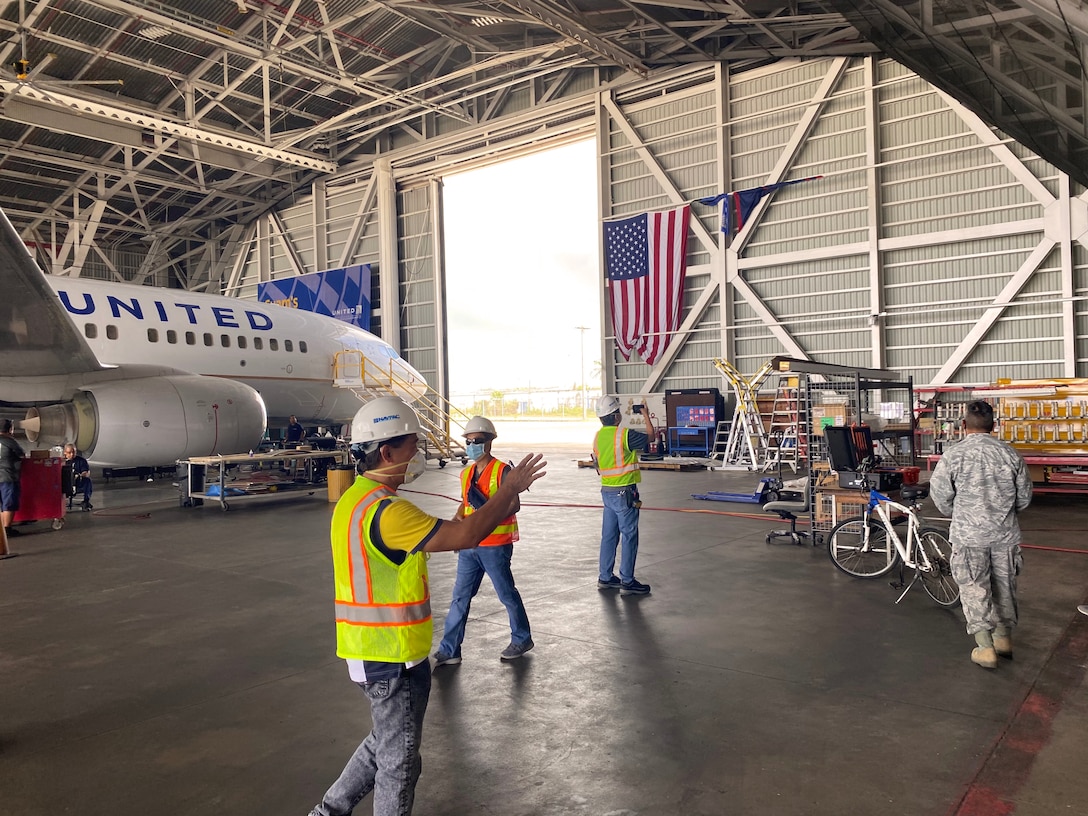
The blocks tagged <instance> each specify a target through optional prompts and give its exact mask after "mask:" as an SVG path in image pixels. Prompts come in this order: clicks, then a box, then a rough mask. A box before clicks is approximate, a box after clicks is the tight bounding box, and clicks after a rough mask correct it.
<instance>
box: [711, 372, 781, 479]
mask: <svg viewBox="0 0 1088 816" xmlns="http://www.w3.org/2000/svg"><path fill="white" fill-rule="evenodd" d="M714 365H715V366H716V367H717V369H718V370H719V371H721V373H722V376H724V377H725V379H726V381H727V382H728V383H729V387H730V388H732V389H733V394H734V395H735V396H736V398H737V405H736V408H735V409H734V411H733V422H732V424H731V426H730V429H729V439H728V441H727V442H726V446H725V450H724V452H723V453H722V468H739V467H746V468H747V469H748V470H759V469H760V467H762V465H763V462H764V461H765V459H766V456H767V431H766V429H765V428H764V427H763V417H762V416H760V413H759V403H758V402H757V400H756V395H757V394H758V393H759V389H760V386H761V385H762V384H763V381H764V380H765V379H766V378H767V375H768V374H770V373H771V363H770V361H768V362H766V363H764V364H763V365H762V366H761V367H760V369H759V370H758V371H757V372H756V373H755V374H753V375H752V376H751V378H746V377H745V376H744V375H743V374H741V373H740V372H739V371H738V370H737V369H736V368H735V367H734V366H733V364H732V363H730V362H729V361H728V360H719V359H715V360H714Z"/></svg>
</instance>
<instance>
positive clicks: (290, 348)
mask: <svg viewBox="0 0 1088 816" xmlns="http://www.w3.org/2000/svg"><path fill="white" fill-rule="evenodd" d="M283 350H284V351H294V350H295V349H294V345H293V344H292V343H291V341H290V340H284V341H283Z"/></svg>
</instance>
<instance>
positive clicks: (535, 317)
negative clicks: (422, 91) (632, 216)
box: [442, 140, 602, 433]
mask: <svg viewBox="0 0 1088 816" xmlns="http://www.w3.org/2000/svg"><path fill="white" fill-rule="evenodd" d="M595 162H596V147H595V143H594V142H593V140H588V141H583V142H577V143H574V144H569V145H565V146H563V147H557V148H552V149H550V150H545V151H541V152H539V153H534V154H531V155H527V156H522V157H520V158H517V159H512V160H510V161H506V162H502V163H500V164H494V165H490V166H487V167H482V168H478V169H474V170H470V171H466V172H464V173H459V174H456V175H449V176H446V177H445V178H443V193H442V195H443V207H442V209H443V221H444V246H445V267H446V311H447V328H448V332H447V333H448V349H447V355H448V360H449V390H450V401H451V402H452V403H453V404H454V405H455V406H456V407H458V408H460V409H461V410H462V411H464V412H466V413H467V414H469V415H470V416H471V415H473V414H483V415H484V416H488V417H491V418H492V419H496V420H504V421H509V420H519V419H525V420H529V419H533V420H582V419H583V415H585V417H586V418H587V419H590V420H592V419H594V416H595V415H594V412H593V402H594V400H595V399H596V397H597V395H599V394H600V387H601V372H600V357H601V352H600V349H601V306H600V298H601V290H602V287H601V285H600V282H599V281H598V277H599V275H600V271H599V260H598V259H599V257H600V249H599V244H600V237H599V231H600V230H599V225H598V216H597V175H596V165H595ZM500 433H501V431H500Z"/></svg>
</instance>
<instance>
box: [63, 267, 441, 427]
mask: <svg viewBox="0 0 1088 816" xmlns="http://www.w3.org/2000/svg"><path fill="white" fill-rule="evenodd" d="M46 277H47V280H48V282H49V285H50V286H51V287H52V288H53V289H54V291H55V292H56V293H57V296H58V298H59V299H60V302H61V305H62V306H63V308H64V310H65V311H66V313H67V314H68V316H69V318H70V319H71V321H72V323H73V325H74V326H75V329H76V331H77V332H78V333H79V334H80V335H82V336H83V338H84V340H85V341H86V343H87V345H88V346H90V348H91V350H92V351H93V352H94V353H95V355H96V356H97V357H98V360H99V361H100V362H101V363H103V364H104V365H110V366H130V365H158V366H167V367H170V368H174V369H178V370H181V371H187V372H191V373H193V374H200V375H204V376H209V377H224V378H228V379H232V380H237V381H239V382H242V383H245V384H246V385H248V386H250V387H251V388H253V389H255V390H256V391H258V392H259V393H260V395H261V397H262V399H263V400H264V403H265V407H266V410H267V412H268V417H269V420H270V422H271V421H280V420H283V419H286V418H287V417H289V416H291V415H292V414H294V415H297V416H298V417H299V418H300V419H302V420H303V421H312V422H315V423H329V424H332V423H340V422H349V421H350V420H351V418H352V417H353V416H354V414H355V412H356V411H357V410H358V408H359V404H360V399H359V397H358V396H357V395H356V394H355V393H353V392H352V391H351V390H349V389H346V388H343V387H338V386H336V385H335V383H334V359H335V358H336V355H337V353H338V352H353V351H354V352H359V353H360V354H361V355H362V357H363V358H365V360H366V363H365V366H366V367H367V374H368V375H371V376H377V377H379V378H383V377H384V379H386V380H389V379H390V375H392V380H393V381H394V382H395V383H397V384H399V385H400V388H398V389H397V390H399V391H407V392H408V393H402V394H401V395H402V396H405V397H407V398H409V399H411V398H414V397H415V396H419V395H420V394H422V393H423V391H424V390H425V389H426V381H425V380H424V378H423V377H422V375H420V374H419V372H417V371H416V370H415V369H414V368H412V367H411V366H410V365H408V364H407V363H406V362H405V361H404V360H403V359H401V358H400V356H399V355H398V354H397V352H396V351H395V350H394V349H393V348H392V347H390V346H389V345H388V344H387V343H385V342H384V341H382V340H381V339H380V338H378V337H376V336H375V335H372V334H370V333H369V332H366V331H363V330H362V329H360V328H358V327H356V326H353V325H351V324H348V323H345V322H343V321H341V320H338V319H336V318H332V317H327V316H324V315H318V314H314V313H312V312H307V311H301V310H298V309H291V308H287V307H284V306H280V305H277V304H272V303H257V302H253V301H246V300H240V299H236V298H227V297H222V296H219V295H208V294H203V293H196V292H187V291H183V290H174V289H161V288H152V287H148V286H134V285H131V284H119V283H111V282H106V281H96V280H87V279H80V278H65V277H55V276H46Z"/></svg>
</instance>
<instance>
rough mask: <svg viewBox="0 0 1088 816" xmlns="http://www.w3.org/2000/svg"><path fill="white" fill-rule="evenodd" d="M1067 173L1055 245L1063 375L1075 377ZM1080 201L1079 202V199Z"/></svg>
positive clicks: (1062, 185) (1060, 180)
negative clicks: (1058, 254) (1059, 277)
mask: <svg viewBox="0 0 1088 816" xmlns="http://www.w3.org/2000/svg"><path fill="white" fill-rule="evenodd" d="M1071 187H1072V184H1071V183H1070V181H1069V176H1068V175H1067V174H1065V173H1062V174H1061V175H1060V176H1059V178H1058V218H1059V220H1060V222H1061V226H1060V238H1059V239H1058V246H1060V247H1061V258H1060V259H1059V263H1060V264H1061V275H1062V303H1061V309H1062V376H1063V377H1076V376H1077V324H1076V320H1075V318H1074V314H1075V312H1076V309H1074V308H1073V305H1074V304H1073V211H1072V208H1073V199H1072V190H1071ZM1078 203H1079V202H1078Z"/></svg>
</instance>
